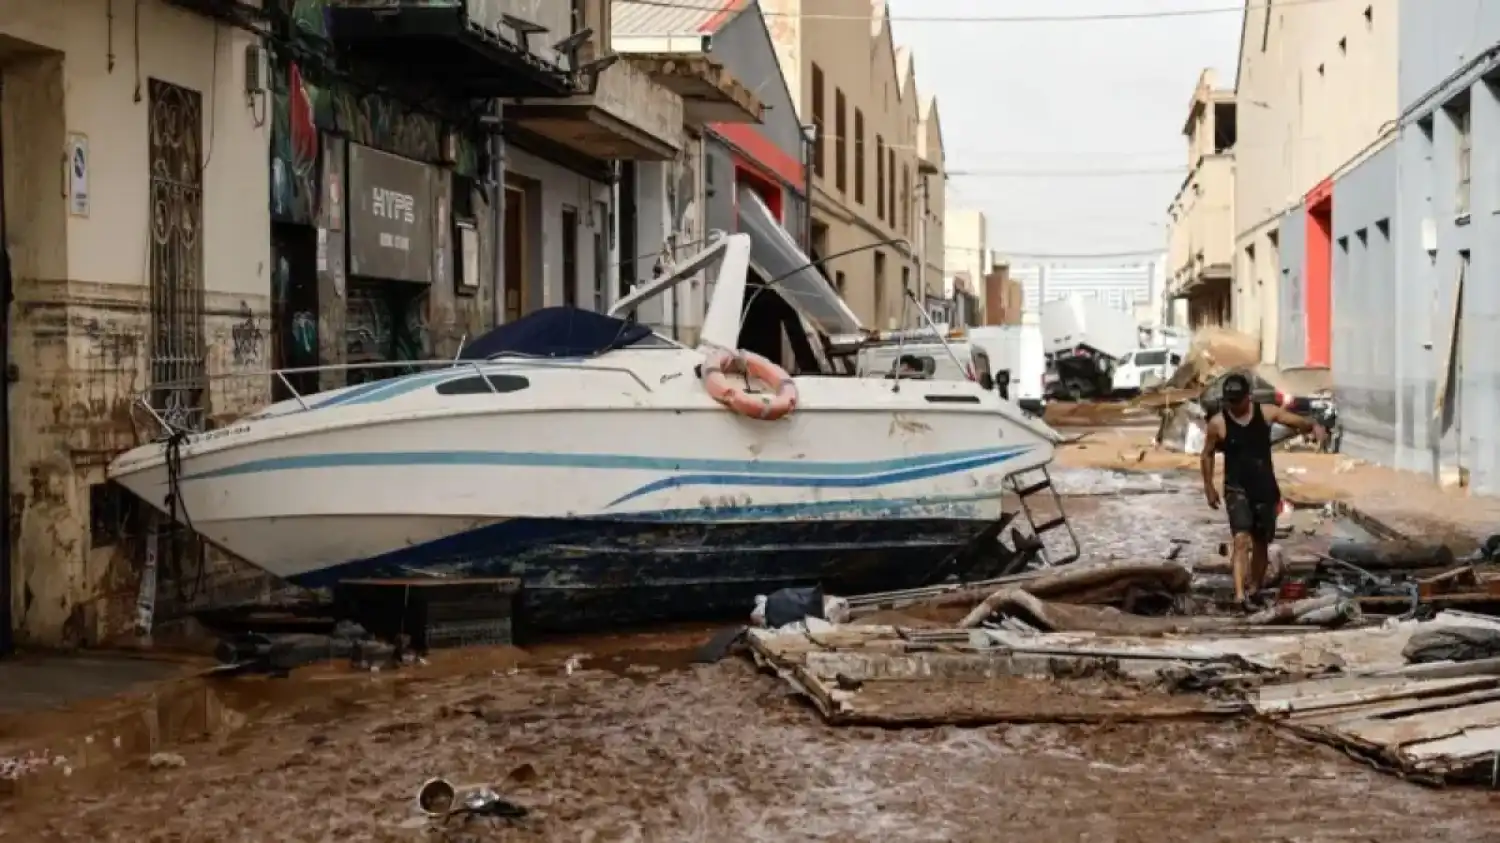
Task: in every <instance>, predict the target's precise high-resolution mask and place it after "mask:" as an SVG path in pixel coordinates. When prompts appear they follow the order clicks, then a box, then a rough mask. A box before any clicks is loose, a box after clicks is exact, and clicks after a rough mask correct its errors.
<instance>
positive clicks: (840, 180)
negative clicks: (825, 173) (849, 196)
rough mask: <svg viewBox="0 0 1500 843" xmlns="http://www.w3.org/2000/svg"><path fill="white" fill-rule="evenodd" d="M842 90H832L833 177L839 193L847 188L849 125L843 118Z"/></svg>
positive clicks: (844, 104) (844, 108)
mask: <svg viewBox="0 0 1500 843" xmlns="http://www.w3.org/2000/svg"><path fill="white" fill-rule="evenodd" d="M845 106H846V103H845V102H844V92H843V91H837V90H836V91H834V92H833V134H834V138H833V179H834V181H835V183H837V185H838V189H839V192H840V193H843V192H845V191H847V190H848V189H849V174H848V173H847V172H846V170H847V169H848V166H849V126H848V120H846V119H845V113H844V112H845V111H847V108H846V107H845Z"/></svg>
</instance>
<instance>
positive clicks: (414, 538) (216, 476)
mask: <svg viewBox="0 0 1500 843" xmlns="http://www.w3.org/2000/svg"><path fill="white" fill-rule="evenodd" d="M673 359H676V358H675V357H674V358H673ZM660 365H661V371H660V372H659V373H653V372H645V374H644V375H643V376H636V375H631V376H630V377H624V376H621V375H620V374H618V371H617V370H615V369H601V370H599V371H592V370H588V371H576V370H562V369H558V370H556V371H553V370H552V369H551V368H549V367H542V366H530V367H528V368H516V367H505V368H504V369H503V371H504V372H505V373H506V376H508V377H512V378H513V379H514V380H526V381H527V383H529V386H528V387H527V388H526V389H525V390H522V391H518V392H496V393H490V392H488V391H487V390H481V391H478V392H467V393H452V394H448V393H438V392H436V391H435V390H436V389H437V388H438V387H439V386H442V385H443V384H448V383H450V382H453V383H458V382H461V381H463V380H464V379H471V380H478V377H477V375H476V374H474V373H473V372H471V371H469V370H465V369H457V370H453V371H449V372H444V373H440V374H437V375H432V376H427V375H423V376H414V377H411V378H407V379H398V380H394V381H389V382H385V383H383V384H381V385H378V386H373V387H361V388H358V389H351V390H347V391H345V392H342V393H338V394H336V395H335V396H334V397H333V398H325V399H323V403H321V404H318V405H315V406H313V407H312V408H311V409H310V410H307V411H301V412H297V411H282V412H277V413H272V414H268V415H265V416H262V417H257V418H252V419H248V420H246V421H245V422H243V423H241V424H238V425H235V426H233V427H230V428H227V429H224V430H221V431H213V432H210V433H205V434H199V435H197V436H194V437H189V438H188V439H187V440H186V441H185V442H183V443H182V444H181V445H180V450H179V453H178V456H180V460H177V461H174V462H173V464H174V465H175V464H178V463H180V465H181V472H180V474H179V475H177V476H176V477H175V478H171V477H169V475H168V470H167V468H168V466H167V464H168V462H169V461H167V460H166V459H165V452H164V451H163V450H162V449H161V447H160V446H155V447H154V448H142V449H137V451H133V452H131V453H129V454H126V455H124V456H122V457H121V458H120V460H118V461H117V462H116V463H115V464H114V465H113V466H112V468H111V477H112V478H113V479H115V480H117V481H118V482H120V483H122V484H124V485H125V486H126V487H127V488H129V489H131V490H132V491H133V492H135V493H136V494H137V495H139V496H140V497H141V498H142V499H144V500H145V501H147V502H148V503H150V504H152V505H153V506H156V507H158V508H162V506H163V502H164V501H165V500H167V499H168V497H169V492H171V491H172V490H173V489H176V490H177V491H178V494H177V495H176V499H177V500H179V501H180V502H181V503H182V505H183V507H184V508H185V510H186V515H185V516H184V515H183V514H182V513H181V512H176V513H172V514H173V516H174V517H176V518H177V519H178V520H180V521H184V522H190V526H191V527H192V529H194V530H195V531H197V532H198V533H199V534H201V535H202V536H204V537H205V538H206V539H207V540H209V541H210V542H212V543H213V544H215V545H217V546H219V547H221V548H223V549H225V550H227V551H228V552H230V553H232V554H234V555H235V556H238V557H240V558H242V559H244V560H245V561H247V562H249V563H251V564H253V565H256V566H257V567H260V568H262V569H264V570H266V571H267V572H269V573H271V574H273V575H275V576H277V577H280V578H282V579H285V580H287V581H289V582H292V583H295V584H300V585H305V586H327V585H332V584H334V583H336V582H337V581H339V580H341V579H350V578H367V577H411V576H414V575H422V574H432V575H448V576H485V577H494V576H504V577H515V578H518V579H520V580H521V581H522V583H523V589H524V591H525V593H526V595H527V596H526V597H525V598H524V600H525V604H526V605H525V607H524V610H523V611H524V614H526V615H527V617H526V618H525V619H524V620H523V623H526V624H528V625H531V626H534V627H535V628H538V629H558V628H580V627H586V626H595V625H600V624H612V623H632V622H643V621H651V620H666V619H670V618H686V617H693V616H716V615H724V614H737V613H739V612H744V611H748V610H749V607H750V606H751V605H752V603H751V601H752V600H753V598H754V596H755V595H756V594H760V593H765V592H767V591H770V590H772V589H774V588H778V587H781V586H785V585H795V584H805V583H813V582H822V583H823V584H825V585H826V586H827V587H828V588H829V589H830V590H832V591H844V592H845V593H857V592H860V591H870V590H885V589H891V588H901V587H906V586H909V585H915V584H920V583H923V582H925V581H927V580H928V579H929V578H930V577H931V576H932V574H933V571H934V570H936V569H937V567H938V566H939V565H940V564H941V563H942V562H943V560H945V559H946V558H948V557H949V556H950V555H952V554H953V553H954V552H955V551H956V550H958V549H960V548H962V547H963V546H965V545H966V544H967V543H969V542H970V541H972V539H973V538H974V537H975V536H977V535H978V534H979V533H981V532H982V531H983V530H985V529H986V528H987V527H988V526H989V525H991V524H993V523H994V522H995V521H996V520H998V519H999V518H1000V515H1001V508H1000V499H1001V496H1002V494H1003V492H1004V488H1005V484H1004V481H1005V479H1006V478H1007V477H1009V476H1011V475H1012V474H1014V473H1016V472H1019V471H1024V470H1027V469H1030V468H1035V467H1038V466H1042V465H1046V464H1047V463H1048V462H1050V461H1051V458H1052V444H1051V442H1050V441H1048V440H1047V439H1045V438H1044V437H1042V436H1040V435H1038V434H1037V433H1036V432H1035V431H1032V430H1030V429H1029V428H1028V427H1027V425H1026V424H1025V423H1023V422H1018V421H1016V420H1015V419H1012V418H1010V416H1009V414H1010V413H1012V412H1013V408H1011V407H1010V406H1009V405H1005V406H1001V403H1002V402H1000V401H999V399H998V398H995V397H994V396H992V395H989V394H983V395H976V394H972V393H973V389H969V390H967V391H965V387H966V386H967V385H960V384H944V383H921V384H917V383H912V384H900V385H899V389H898V388H897V386H893V385H889V384H885V383H882V382H875V381H865V380H861V379H857V378H842V379H819V378H809V379H799V386H800V387H801V388H802V390H803V394H802V400H803V404H802V406H800V407H799V410H798V412H797V413H796V414H794V415H793V416H791V417H788V418H787V419H783V420H781V421H778V422H763V421H758V420H753V419H745V418H741V417H738V416H735V415H732V414H730V413H728V412H726V411H725V410H724V409H723V408H722V407H719V406H718V405H717V404H715V403H713V401H712V400H711V399H709V398H708V397H707V396H705V395H704V394H703V393H702V390H701V389H700V388H699V387H698V384H697V381H696V378H692V377H689V376H688V373H684V372H681V371H678V370H677V369H676V368H673V367H672V366H667V365H666V364H660ZM674 365H676V364H674ZM517 373H520V374H519V375H518V374H517ZM522 376H524V377H522ZM445 379H446V380H445ZM646 382H649V383H650V384H652V386H651V388H650V389H649V390H648V389H643V388H641V387H640V384H643V383H646ZM580 384H582V387H583V388H582V391H578V390H579V389H580V386H579V385H580ZM632 389H633V390H634V391H631V390H632ZM622 390H623V391H622ZM521 396H531V397H530V398H527V400H528V401H530V403H528V404H518V403H517V402H518V401H520V397H521Z"/></svg>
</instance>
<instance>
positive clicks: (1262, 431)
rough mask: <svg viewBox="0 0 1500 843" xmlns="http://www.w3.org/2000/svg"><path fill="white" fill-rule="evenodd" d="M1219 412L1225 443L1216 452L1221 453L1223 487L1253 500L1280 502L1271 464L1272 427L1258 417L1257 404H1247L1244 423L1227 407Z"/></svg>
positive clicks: (1279, 489)
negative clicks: (1247, 418) (1246, 416)
mask: <svg viewBox="0 0 1500 843" xmlns="http://www.w3.org/2000/svg"><path fill="white" fill-rule="evenodd" d="M1221 412H1222V414H1223V416H1224V440H1223V441H1222V442H1220V443H1219V450H1220V451H1221V452H1223V454H1224V488H1225V489H1234V490H1236V491H1238V492H1241V493H1243V494H1244V495H1245V497H1247V498H1249V499H1251V500H1253V501H1259V502H1265V503H1271V502H1275V501H1279V500H1281V486H1280V484H1279V483H1277V482H1276V469H1275V468H1274V467H1272V465H1271V425H1270V423H1269V422H1267V421H1266V417H1265V416H1264V415H1262V414H1261V411H1260V404H1252V405H1250V418H1249V420H1247V421H1246V422H1245V423H1244V424H1240V423H1239V422H1237V421H1235V420H1234V416H1233V414H1231V413H1230V412H1229V408H1228V407H1225V408H1224V409H1223V410H1222V411H1221Z"/></svg>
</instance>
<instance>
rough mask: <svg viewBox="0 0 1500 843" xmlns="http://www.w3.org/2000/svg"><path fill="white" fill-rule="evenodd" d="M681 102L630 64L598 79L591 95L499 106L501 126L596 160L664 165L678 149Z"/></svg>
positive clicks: (609, 70)
mask: <svg viewBox="0 0 1500 843" xmlns="http://www.w3.org/2000/svg"><path fill="white" fill-rule="evenodd" d="M682 110H683V102H682V98H681V97H680V96H678V95H677V94H675V93H673V92H672V91H670V90H668V89H667V88H665V87H663V86H661V85H659V84H657V83H656V82H655V81H654V80H653V79H652V78H651V75H650V74H649V73H647V72H646V71H645V70H642V69H641V68H639V67H636V66H635V65H634V64H632V63H630V62H616V63H615V64H613V65H611V66H609V67H607V68H605V69H604V71H603V72H602V73H600V74H599V76H598V84H597V86H596V87H595V89H594V91H593V93H589V94H577V95H574V96H571V97H568V98H566V99H553V100H545V101H537V100H529V101H528V100H515V101H511V102H507V103H506V106H505V121H506V123H507V124H511V125H514V126H516V127H519V128H521V129H523V130H525V131H526V132H528V133H530V134H533V135H538V136H540V137H543V138H546V139H547V140H549V141H552V142H554V143H558V144H561V145H562V146H565V147H567V148H569V149H571V150H573V151H574V152H579V153H582V154H584V155H586V156H589V157H591V158H597V159H600V160H612V159H618V160H626V161H667V160H671V159H673V158H675V157H677V153H678V151H679V150H680V149H681V148H682V125H683V114H682Z"/></svg>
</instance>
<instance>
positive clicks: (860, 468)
mask: <svg viewBox="0 0 1500 843" xmlns="http://www.w3.org/2000/svg"><path fill="white" fill-rule="evenodd" d="M1030 450H1031V448H1030V446H1025V445H1022V446H1009V447H989V448H973V449H968V450H962V451H949V452H945V453H938V454H924V455H921V456H916V457H898V458H895V459H884V460H864V461H857V462H822V461H818V460H723V459H695V458H686V457H643V456H633V455H629V454H582V453H546V452H539V451H379V452H358V451H357V452H338V453H321V454H304V455H300V456H289V457H270V458H267V459H259V460H249V461H246V462H243V463H239V464H237V465H231V466H226V467H224V468H216V469H210V470H208V471H199V472H190V473H188V474H187V475H185V476H184V477H183V479H184V480H206V479H208V478H212V477H233V476H235V475H243V474H261V473H265V472H270V471H296V470H301V469H315V468H410V467H414V466H455V467H477V466H484V467H497V468H498V467H505V468H590V469H603V470H617V471H618V470H624V471H685V472H695V473H699V474H711V475H735V476H740V475H748V476H757V477H762V476H774V475H784V476H787V477H805V478H808V479H810V480H815V481H816V480H822V479H824V478H859V479H861V480H864V479H868V480H869V481H870V482H869V483H868V484H867V485H879V484H880V483H884V482H887V481H885V480H884V479H883V475H886V474H889V473H892V472H903V471H910V470H912V469H921V468H935V467H938V466H943V465H949V464H954V463H960V462H965V461H969V460H975V459H986V458H993V459H994V460H997V461H998V460H1003V459H1008V458H1011V457H1015V456H1019V455H1021V454H1023V453H1026V452H1028V451H1030ZM955 470H956V469H955Z"/></svg>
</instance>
